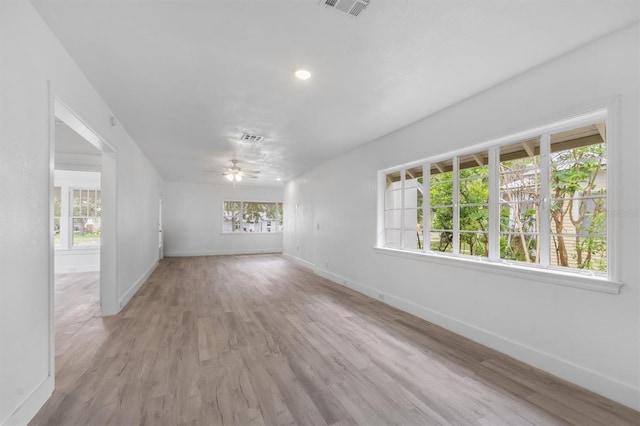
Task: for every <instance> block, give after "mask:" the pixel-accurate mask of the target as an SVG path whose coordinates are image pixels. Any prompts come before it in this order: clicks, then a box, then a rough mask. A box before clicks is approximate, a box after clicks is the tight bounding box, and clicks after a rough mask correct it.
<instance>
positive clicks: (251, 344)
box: [31, 255, 640, 426]
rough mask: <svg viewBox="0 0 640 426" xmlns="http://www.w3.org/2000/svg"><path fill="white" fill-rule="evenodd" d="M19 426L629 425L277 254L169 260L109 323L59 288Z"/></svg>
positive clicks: (88, 297) (86, 292) (592, 401)
mask: <svg viewBox="0 0 640 426" xmlns="http://www.w3.org/2000/svg"><path fill="white" fill-rule="evenodd" d="M59 278H60V279H59V280H58V284H59V285H57V290H56V303H57V308H56V374H57V376H56V391H55V393H54V394H53V396H52V398H51V399H50V400H49V401H48V402H47V404H46V405H45V406H44V407H43V408H42V409H41V410H40V412H39V413H38V415H37V416H36V417H35V418H34V420H33V421H32V423H31V424H33V425H41V424H51V425H58V424H59V425H75V424H85V425H101V424H118V425H137V424H152V425H165V424H166V425H177V424H189V425H215V424H238V425H251V424H258V425H262V424H267V425H281V424H300V425H324V424H334V425H350V424H362V425H378V424H379V425H387V424H415V425H430V424H456V425H468V424H469V425H470V424H480V425H526V424H538V425H555V424H577V425H592V424H593V425H597V424H601V425H608V426H612V425H631V424H635V425H638V424H640V413H638V412H636V411H633V410H630V409H628V408H625V407H623V406H621V405H619V404H616V403H614V402H612V401H609V400H606V399H604V398H602V397H599V396H597V395H594V394H593V393H590V392H588V391H585V390H582V389H580V388H577V387H575V386H573V385H571V384H568V383H566V382H563V381H562V380H559V379H556V378H554V377H552V376H550V375H548V374H545V373H542V372H541V371H539V370H536V369H534V368H532V367H529V366H527V365H524V364H522V363H520V362H517V361H515V360H513V359H511V358H509V357H507V356H504V355H502V354H500V353H498V352H495V351H493V350H490V349H488V348H486V347H484V346H481V345H478V344H476V343H473V342H471V341H469V340H467V339H464V338H462V337H459V336H457V335H455V334H453V333H450V332H447V331H445V330H443V329H441V328H439V327H437V326H435V325H433V324H430V323H427V322H425V321H423V320H420V319H418V318H415V317H413V316H411V315H408V314H406V313H403V312H400V311H398V310H396V309H393V308H391V307H389V306H387V305H384V304H382V303H380V302H378V301H376V300H373V299H370V298H367V297H365V296H363V295H360V294H358V293H355V292H353V291H351V290H349V289H345V288H344V287H341V286H338V285H336V284H333V283H330V282H328V281H326V280H324V279H322V278H321V277H319V276H317V275H314V274H313V273H311V272H310V271H308V270H307V269H305V268H302V267H300V266H298V265H296V264H294V263H292V262H290V261H288V260H287V259H285V258H283V257H281V256H278V255H260V256H225V257H195V258H173V259H165V260H163V261H162V262H161V263H160V265H159V266H158V268H157V269H156V271H155V272H154V273H153V275H152V276H151V278H150V279H149V280H148V281H147V283H145V285H144V286H143V287H142V288H141V289H140V291H139V292H138V294H137V295H136V296H135V297H134V298H133V299H132V300H131V302H130V303H129V305H128V306H127V307H126V308H125V309H124V310H123V311H122V312H121V313H120V314H119V315H117V316H115V317H108V318H101V317H100V316H99V310H98V306H97V286H96V282H97V274H70V275H66V276H60V277H59Z"/></svg>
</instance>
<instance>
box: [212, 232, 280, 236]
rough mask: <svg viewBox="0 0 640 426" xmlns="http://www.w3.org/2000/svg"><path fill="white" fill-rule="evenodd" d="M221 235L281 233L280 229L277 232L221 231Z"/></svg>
mask: <svg viewBox="0 0 640 426" xmlns="http://www.w3.org/2000/svg"><path fill="white" fill-rule="evenodd" d="M221 234H222V235H273V234H282V232H281V231H278V232H248V231H242V232H221Z"/></svg>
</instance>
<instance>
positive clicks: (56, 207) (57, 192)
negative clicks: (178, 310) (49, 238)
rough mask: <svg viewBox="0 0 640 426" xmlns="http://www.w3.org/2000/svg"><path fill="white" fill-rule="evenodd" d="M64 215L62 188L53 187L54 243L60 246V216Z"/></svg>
mask: <svg viewBox="0 0 640 426" xmlns="http://www.w3.org/2000/svg"><path fill="white" fill-rule="evenodd" d="M61 216H62V188H61V187H59V186H55V187H54V188H53V245H54V246H55V247H60V231H61V229H60V217H61Z"/></svg>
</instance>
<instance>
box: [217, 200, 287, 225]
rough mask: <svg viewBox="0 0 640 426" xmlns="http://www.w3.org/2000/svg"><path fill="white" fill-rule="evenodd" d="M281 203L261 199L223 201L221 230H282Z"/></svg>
mask: <svg viewBox="0 0 640 426" xmlns="http://www.w3.org/2000/svg"><path fill="white" fill-rule="evenodd" d="M282 211H283V208H282V203H275V202H263V201H225V202H224V204H223V213H222V219H223V220H222V232H249V233H253V232H256V233H270V232H282V228H283V215H282Z"/></svg>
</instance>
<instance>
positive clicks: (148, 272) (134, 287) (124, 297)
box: [118, 260, 158, 310]
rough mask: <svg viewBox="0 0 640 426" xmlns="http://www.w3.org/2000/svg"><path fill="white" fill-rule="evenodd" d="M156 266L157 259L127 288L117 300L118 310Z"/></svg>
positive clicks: (125, 304) (127, 301)
mask: <svg viewBox="0 0 640 426" xmlns="http://www.w3.org/2000/svg"><path fill="white" fill-rule="evenodd" d="M157 266H158V261H157V260H156V261H155V262H154V263H153V264H152V265H151V266H150V267H149V269H147V271H146V272H145V273H144V274H142V276H141V277H140V278H138V279H137V281H136V282H135V283H134V284H133V285H132V286H131V288H130V289H129V290H127V292H126V293H125V294H124V295H123V296H122V297H121V298H120V299H119V300H118V306H119V309H120V310H122V308H124V307H125V306H127V303H129V300H131V298H132V297H133V296H134V294H136V292H137V291H138V290H139V289H140V287H142V284H144V282H145V281H147V279H148V278H149V277H150V276H151V274H152V273H153V271H155V269H156V267H157Z"/></svg>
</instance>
